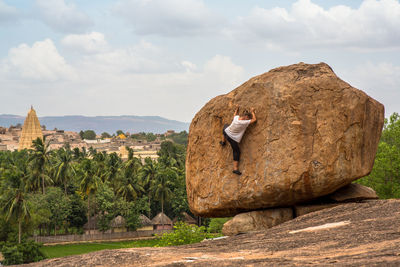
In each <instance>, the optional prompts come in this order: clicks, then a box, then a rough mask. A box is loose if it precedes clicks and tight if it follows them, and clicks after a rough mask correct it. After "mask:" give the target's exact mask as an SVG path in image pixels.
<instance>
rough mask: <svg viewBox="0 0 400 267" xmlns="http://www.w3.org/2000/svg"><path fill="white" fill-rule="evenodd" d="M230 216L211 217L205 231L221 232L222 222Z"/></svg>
mask: <svg viewBox="0 0 400 267" xmlns="http://www.w3.org/2000/svg"><path fill="white" fill-rule="evenodd" d="M230 219H231V218H212V219H211V220H210V224H209V225H208V229H207V231H208V232H209V233H221V232H222V227H223V226H224V223H226V222H227V221H229V220H230Z"/></svg>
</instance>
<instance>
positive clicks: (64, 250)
mask: <svg viewBox="0 0 400 267" xmlns="http://www.w3.org/2000/svg"><path fill="white" fill-rule="evenodd" d="M156 244H157V240H155V239H146V240H134V241H119V242H99V243H80V244H68V245H54V246H44V247H42V248H41V251H42V252H43V253H44V255H45V256H46V258H58V257H64V256H70V255H78V254H84V253H89V252H92V251H98V250H102V249H118V248H133V247H153V246H155V245H156Z"/></svg>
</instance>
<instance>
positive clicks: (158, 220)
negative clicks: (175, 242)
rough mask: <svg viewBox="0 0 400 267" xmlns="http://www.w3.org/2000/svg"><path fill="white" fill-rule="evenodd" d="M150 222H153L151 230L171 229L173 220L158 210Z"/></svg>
mask: <svg viewBox="0 0 400 267" xmlns="http://www.w3.org/2000/svg"><path fill="white" fill-rule="evenodd" d="M151 222H152V223H153V230H172V229H173V222H172V221H171V219H170V218H168V216H167V215H165V214H164V213H162V212H160V213H159V214H157V215H156V216H155V217H154V218H153V219H152V220H151Z"/></svg>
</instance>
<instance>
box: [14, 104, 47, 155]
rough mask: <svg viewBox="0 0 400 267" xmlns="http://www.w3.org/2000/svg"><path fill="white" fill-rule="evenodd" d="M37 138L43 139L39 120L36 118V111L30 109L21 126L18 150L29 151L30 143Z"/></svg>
mask: <svg viewBox="0 0 400 267" xmlns="http://www.w3.org/2000/svg"><path fill="white" fill-rule="evenodd" d="M37 138H41V139H43V133H42V128H41V127H40V122H39V119H38V117H37V116H36V111H35V110H34V109H33V107H31V110H29V112H28V115H27V116H26V119H25V121H24V125H23V126H22V133H21V137H20V139H19V146H18V150H23V149H31V148H32V141H33V140H36V139H37Z"/></svg>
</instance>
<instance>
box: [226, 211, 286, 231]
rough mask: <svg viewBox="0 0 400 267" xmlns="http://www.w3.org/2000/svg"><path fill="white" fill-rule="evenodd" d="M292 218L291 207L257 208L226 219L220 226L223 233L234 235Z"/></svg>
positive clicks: (269, 226) (264, 228)
mask: <svg viewBox="0 0 400 267" xmlns="http://www.w3.org/2000/svg"><path fill="white" fill-rule="evenodd" d="M291 219H293V210H292V209H291V208H281V209H267V210H257V211H251V212H244V213H240V214H238V215H236V216H235V217H233V218H232V219H231V220H229V221H227V222H226V223H225V224H224V227H223V228H222V233H223V234H224V235H236V234H239V233H247V232H251V231H260V230H266V229H268V228H271V227H273V226H275V225H278V224H281V223H284V222H286V221H289V220H291Z"/></svg>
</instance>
